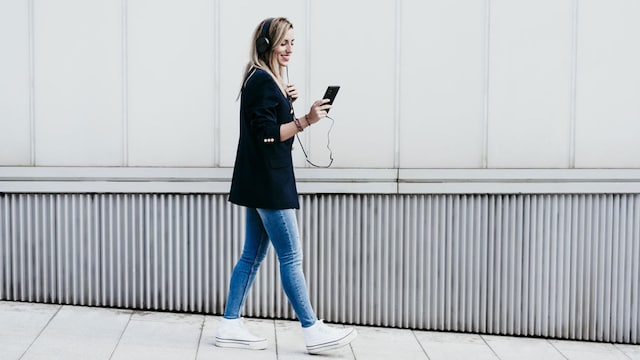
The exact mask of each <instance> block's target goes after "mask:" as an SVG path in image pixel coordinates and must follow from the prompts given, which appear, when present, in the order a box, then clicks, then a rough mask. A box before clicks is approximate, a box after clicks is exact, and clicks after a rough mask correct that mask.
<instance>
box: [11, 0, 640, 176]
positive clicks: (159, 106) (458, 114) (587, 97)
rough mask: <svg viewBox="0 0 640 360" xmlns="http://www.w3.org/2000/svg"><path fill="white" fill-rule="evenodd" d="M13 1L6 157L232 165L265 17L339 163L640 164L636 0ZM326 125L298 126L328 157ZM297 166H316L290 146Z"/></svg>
mask: <svg viewBox="0 0 640 360" xmlns="http://www.w3.org/2000/svg"><path fill="white" fill-rule="evenodd" d="M366 4H367V6H366V7H364V6H363V3H361V2H346V3H345V2H340V1H338V0H324V1H319V0H307V1H297V0H277V1H271V2H257V1H252V0H239V1H238V0H213V1H212V0H57V1H55V2H51V1H45V0H29V1H24V0H3V1H2V2H0V49H2V56H1V57H0V79H1V81H0V165H4V166H93V167H96V166H97V167H100V166H130V167H138V166H167V167H185V166H187V167H229V166H232V165H233V160H234V156H235V150H236V149H235V147H236V142H237V135H238V123H237V122H238V106H239V104H238V103H237V102H236V101H235V98H236V95H237V92H238V88H239V83H240V80H241V72H242V69H243V67H244V64H245V61H246V59H247V54H248V48H249V46H250V44H249V43H250V37H251V33H252V31H253V29H254V27H255V26H256V25H257V24H258V22H259V21H260V20H261V19H263V18H265V17H270V16H279V15H282V16H287V17H289V18H290V19H291V20H292V21H293V23H294V25H295V31H296V40H297V43H296V48H295V56H294V59H293V61H292V64H291V67H290V79H291V81H292V82H294V83H296V84H297V85H298V88H299V89H300V91H301V92H302V97H301V98H300V99H299V101H298V102H297V103H296V110H297V112H298V113H299V114H302V113H303V112H305V111H307V109H308V106H309V104H310V103H311V102H312V101H313V100H314V99H316V98H319V97H321V95H322V93H323V92H324V89H325V87H326V86H327V85H331V84H339V85H341V86H342V89H341V90H340V94H339V95H338V98H337V100H336V103H335V108H334V109H333V110H332V112H331V115H332V117H334V118H335V125H334V127H333V130H332V134H331V145H332V148H333V150H334V157H335V159H336V160H335V163H334V166H336V167H339V168H466V169H469V168H470V169H474V168H559V169H570V168H639V167H640V156H639V155H640V141H638V138H639V137H640V67H639V66H638V64H640V23H639V22H638V21H637V19H638V18H640V2H638V1H634V0H611V1H606V2H605V1H596V0H581V1H578V0H537V1H534V0H520V1H510V0H484V1H478V0H447V1H445V0H396V1H389V0H371V1H367V2H366ZM329 125H330V122H329V121H323V122H322V123H321V124H318V125H317V126H314V127H312V128H311V129H310V130H309V131H305V132H304V133H303V134H302V135H301V140H303V142H304V143H305V145H306V146H307V147H308V148H309V149H310V151H311V156H312V160H313V161H316V162H318V163H326V161H327V156H328V153H327V150H326V148H325V145H326V132H327V131H328V128H329ZM294 157H295V162H296V164H297V165H298V166H307V165H305V163H304V160H303V158H302V156H301V152H300V150H299V149H298V146H296V150H294Z"/></svg>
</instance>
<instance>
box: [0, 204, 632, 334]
mask: <svg viewBox="0 0 640 360" xmlns="http://www.w3.org/2000/svg"><path fill="white" fill-rule="evenodd" d="M298 215H299V219H300V227H301V236H302V239H301V240H302V242H303V249H304V257H305V261H304V268H305V274H306V276H307V278H308V284H309V290H310V294H311V300H312V303H313V304H314V306H315V308H316V311H317V312H318V315H319V316H320V317H321V318H325V319H327V320H330V321H336V322H345V323H355V324H363V325H381V326H394V327H407V328H414V329H437V330H447V331H466V332H479V333H492V334H512V335H529V336H548V337H556V338H567V339H584V340H597V341H616V342H624V343H639V342H640V335H639V333H640V324H639V319H640V309H639V306H640V305H639V303H640V301H639V298H640V275H639V274H640V268H639V266H640V265H639V264H640V195H638V194H630V195H624V194H623V195H604V194H595V195H472V196H471V195H304V196H302V197H301V210H300V211H299V213H298ZM243 224H244V211H243V209H242V208H239V207H236V206H232V205H230V204H229V203H228V202H227V201H226V195H195V194H194V195H172V194H144V195H142V194H138V195H136V194H73V195H61V194H57V195H52V194H0V252H1V254H0V260H1V262H0V299H2V300H18V301H35V302H48V303H65V304H78V305H92V306H107V307H124V308H136V309H157V310H171V311H188V312H205V313H212V314H221V313H222V311H223V306H224V301H225V297H226V292H227V283H228V279H229V276H230V272H231V270H232V267H233V264H234V262H235V260H236V259H237V257H238V256H239V254H240V251H241V246H242V238H243V236H244V228H243V226H244V225H243ZM278 276H279V274H278V266H277V262H276V261H275V256H274V254H273V251H272V250H271V253H270V254H269V256H268V257H267V260H266V262H265V263H264V264H263V267H262V268H261V271H260V273H259V274H258V278H257V279H256V283H255V286H254V290H253V292H252V293H251V295H250V297H249V299H248V300H247V304H246V312H245V314H246V315H247V316H257V317H277V318H293V317H294V314H293V312H292V311H291V309H290V307H289V304H288V302H287V300H286V298H285V296H284V293H283V292H282V291H281V290H280V281H279V278H278Z"/></svg>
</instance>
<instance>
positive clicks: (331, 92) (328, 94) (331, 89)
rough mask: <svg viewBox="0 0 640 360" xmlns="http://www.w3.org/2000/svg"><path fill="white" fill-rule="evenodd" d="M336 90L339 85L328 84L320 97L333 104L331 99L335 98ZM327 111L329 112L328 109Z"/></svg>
mask: <svg viewBox="0 0 640 360" xmlns="http://www.w3.org/2000/svg"><path fill="white" fill-rule="evenodd" d="M338 90H340V86H337V85H333V86H328V87H327V91H325V92H324V96H323V97H322V98H323V99H329V102H328V104H329V105H333V100H335V99H336V95H338ZM327 113H329V110H327Z"/></svg>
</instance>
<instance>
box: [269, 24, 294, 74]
mask: <svg viewBox="0 0 640 360" xmlns="http://www.w3.org/2000/svg"><path fill="white" fill-rule="evenodd" d="M294 42H295V37H294V33H293V29H289V30H287V33H286V35H285V37H284V39H283V40H282V41H281V42H280V44H278V45H277V46H276V48H275V49H273V52H274V55H275V56H276V58H277V59H278V64H280V66H282V67H285V66H288V65H289V60H291V54H293V43H294Z"/></svg>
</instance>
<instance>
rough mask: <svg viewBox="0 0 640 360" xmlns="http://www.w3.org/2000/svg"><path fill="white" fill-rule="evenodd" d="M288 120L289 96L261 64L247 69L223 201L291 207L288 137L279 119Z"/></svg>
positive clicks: (295, 192)
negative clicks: (228, 184) (232, 162)
mask: <svg viewBox="0 0 640 360" xmlns="http://www.w3.org/2000/svg"><path fill="white" fill-rule="evenodd" d="M291 121H293V108H292V106H291V102H290V101H289V100H288V99H287V97H286V96H285V95H284V94H283V93H282V91H280V88H279V87H278V85H277V84H276V82H275V80H274V79H273V78H272V77H271V76H270V75H269V74H268V73H267V72H266V71H264V70H260V69H256V70H255V71H254V72H253V73H250V75H249V77H248V79H247V80H245V84H244V87H243V90H242V94H241V97H240V139H239V141H238V150H237V153H236V162H235V166H234V169H233V178H232V180H231V192H230V195H229V201H231V202H232V203H234V204H238V205H242V206H247V207H252V208H265V209H297V208H299V207H300V204H299V203H298V190H297V189H296V179H295V175H294V172H293V161H292V159H291V148H292V145H293V138H290V139H288V140H286V141H280V125H282V124H285V123H288V122H291Z"/></svg>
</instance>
